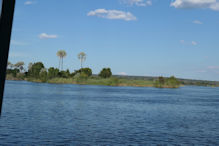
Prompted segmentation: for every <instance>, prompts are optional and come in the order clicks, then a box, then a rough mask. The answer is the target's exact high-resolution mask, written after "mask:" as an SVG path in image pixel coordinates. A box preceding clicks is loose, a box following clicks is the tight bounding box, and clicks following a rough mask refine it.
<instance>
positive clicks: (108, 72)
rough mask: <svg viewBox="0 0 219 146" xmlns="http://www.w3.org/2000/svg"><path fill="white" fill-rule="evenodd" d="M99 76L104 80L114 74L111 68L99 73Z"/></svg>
mask: <svg viewBox="0 0 219 146" xmlns="http://www.w3.org/2000/svg"><path fill="white" fill-rule="evenodd" d="M99 76H100V77H102V78H109V77H111V76H112V72H111V69H110V68H103V69H102V70H101V72H100V73H99Z"/></svg>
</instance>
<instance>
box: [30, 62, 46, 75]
mask: <svg viewBox="0 0 219 146" xmlns="http://www.w3.org/2000/svg"><path fill="white" fill-rule="evenodd" d="M42 68H44V65H43V63H42V62H37V63H34V64H33V65H32V67H31V68H30V69H29V70H28V74H29V75H30V76H31V77H34V78H39V74H40V71H41V69H42Z"/></svg>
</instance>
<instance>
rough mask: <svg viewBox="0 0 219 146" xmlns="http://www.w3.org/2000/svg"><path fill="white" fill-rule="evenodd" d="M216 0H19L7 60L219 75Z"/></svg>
mask: <svg viewBox="0 0 219 146" xmlns="http://www.w3.org/2000/svg"><path fill="white" fill-rule="evenodd" d="M218 26H219V2H218V1H217V0H62V1H61V0H28V1H27V0H17V3H16V8H15V17H14V24H13V32H12V39H11V47H10V55H9V60H10V61H11V62H12V63H16V62H17V61H24V62H25V64H26V65H28V63H29V62H37V61H42V62H43V63H44V64H45V66H46V67H47V68H48V67H50V66H54V67H58V57H57V56H56V52H57V51H58V50H61V49H64V50H66V52H67V57H66V58H65V59H64V69H67V68H68V69H70V70H71V71H73V70H76V69H79V68H80V62H79V60H78V58H77V54H78V53H80V52H81V51H83V52H85V53H86V54H87V59H86V61H85V63H84V67H90V68H92V69H93V72H94V73H99V71H100V70H101V69H102V68H103V67H110V68H111V69H112V72H113V74H127V75H139V76H161V75H162V76H171V75H174V76H176V77H180V78H189V79H204V80H218V81H219V57H218V56H219V28H218Z"/></svg>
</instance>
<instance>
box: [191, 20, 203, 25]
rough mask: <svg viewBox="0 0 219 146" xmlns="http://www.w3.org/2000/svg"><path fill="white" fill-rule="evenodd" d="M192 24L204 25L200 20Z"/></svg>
mask: <svg viewBox="0 0 219 146" xmlns="http://www.w3.org/2000/svg"><path fill="white" fill-rule="evenodd" d="M192 23H194V24H203V23H202V22H201V21H199V20H194V21H193V22H192Z"/></svg>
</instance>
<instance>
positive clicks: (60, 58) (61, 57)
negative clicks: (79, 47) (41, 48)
mask: <svg viewBox="0 0 219 146" xmlns="http://www.w3.org/2000/svg"><path fill="white" fill-rule="evenodd" d="M56 55H57V56H58V57H59V69H60V66H61V69H63V58H64V57H66V55H67V53H66V52H65V50H59V51H58V52H57V53H56Z"/></svg>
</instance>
